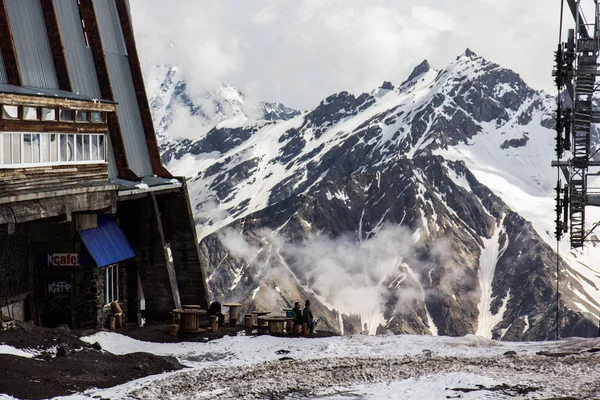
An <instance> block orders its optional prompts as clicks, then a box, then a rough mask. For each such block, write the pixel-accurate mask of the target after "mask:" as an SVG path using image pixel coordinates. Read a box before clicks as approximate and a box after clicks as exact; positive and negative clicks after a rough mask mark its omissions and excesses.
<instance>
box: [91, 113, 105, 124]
mask: <svg viewBox="0 0 600 400" xmlns="http://www.w3.org/2000/svg"><path fill="white" fill-rule="evenodd" d="M103 122H104V113H102V112H100V111H92V123H93V124H101V123H103Z"/></svg>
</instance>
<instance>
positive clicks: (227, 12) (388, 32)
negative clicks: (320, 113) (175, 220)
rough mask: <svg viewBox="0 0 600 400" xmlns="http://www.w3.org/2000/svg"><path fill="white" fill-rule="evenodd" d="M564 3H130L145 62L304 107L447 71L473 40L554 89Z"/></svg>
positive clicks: (194, 85) (199, 86) (196, 80)
mask: <svg viewBox="0 0 600 400" xmlns="http://www.w3.org/2000/svg"><path fill="white" fill-rule="evenodd" d="M558 3H559V2H548V1H547V0H528V1H521V0H504V1H496V0H484V1H481V0H464V1H453V2H450V1H441V0H430V1H428V2H426V3H425V4H424V3H423V2H421V1H417V0H406V1H403V2H391V1H389V0H370V1H368V2H366V1H362V0H296V1H287V2H282V1H281V0H261V1H255V2H249V1H244V0H227V1H209V0H170V1H169V2H168V3H166V2H164V1H163V0H131V5H132V12H133V17H134V24H135V28H136V34H137V38H138V43H139V50H140V56H141V59H142V62H143V64H144V67H146V68H147V66H148V65H151V64H157V63H161V64H164V63H174V64H177V65H179V66H180V67H181V68H182V71H183V72H184V74H185V75H186V76H187V77H188V79H189V81H190V82H189V83H190V88H191V89H192V90H193V91H194V92H196V93H199V92H201V91H202V90H206V89H210V88H212V87H213V86H214V85H215V84H216V83H217V82H224V83H228V84H233V85H236V86H238V87H240V88H241V89H243V90H245V91H247V92H254V95H255V96H256V97H258V98H260V99H263V100H267V101H281V102H283V103H285V104H287V105H289V106H292V107H296V108H301V109H302V108H309V107H313V106H315V105H316V104H317V102H318V101H319V100H320V99H322V98H324V97H326V96H328V95H330V94H332V93H335V92H339V91H342V90H348V91H350V92H353V93H357V94H358V93H361V92H364V91H369V90H371V89H373V88H374V87H376V86H377V85H378V84H380V83H381V82H382V81H384V80H390V81H392V82H395V83H400V82H402V81H403V80H404V79H405V78H406V77H407V76H408V74H409V73H410V72H411V70H412V68H413V67H414V66H415V65H417V64H418V63H420V62H421V61H422V60H423V59H425V58H427V59H428V60H429V61H430V63H431V64H432V66H433V67H434V68H440V69H441V68H444V67H445V66H446V65H447V64H449V63H450V62H451V61H452V60H453V59H454V58H455V57H456V56H457V55H459V54H460V53H462V52H463V51H464V50H465V49H466V48H467V47H469V48H471V49H472V50H474V51H475V52H476V53H478V54H480V55H482V56H483V57H485V58H487V59H489V60H490V61H493V62H497V63H499V64H501V65H503V66H505V67H507V68H511V69H513V70H515V71H516V72H518V73H519V74H521V76H522V77H523V78H524V79H525V81H526V82H527V83H529V84H530V85H531V86H532V87H534V88H536V89H547V90H553V89H552V78H551V76H550V72H551V69H552V63H553V61H552V58H553V51H554V49H555V47H556V41H557V37H558V16H559V6H560V5H559V4H558ZM565 20H566V21H569V24H570V16H569V15H568V10H566V17H565ZM570 25H572V24H570ZM169 42H172V43H174V44H175V45H174V46H173V47H169V46H168V44H169Z"/></svg>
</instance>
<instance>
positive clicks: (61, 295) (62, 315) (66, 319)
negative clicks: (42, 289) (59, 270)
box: [46, 278, 71, 325]
mask: <svg viewBox="0 0 600 400" xmlns="http://www.w3.org/2000/svg"><path fill="white" fill-rule="evenodd" d="M46 304H47V307H48V312H49V314H50V315H49V317H50V319H51V320H52V322H54V323H50V325H60V324H64V323H66V324H68V323H70V321H71V284H70V283H69V281H67V280H65V279H64V278H63V279H61V278H57V279H55V280H53V281H49V282H48V283H47V285H46Z"/></svg>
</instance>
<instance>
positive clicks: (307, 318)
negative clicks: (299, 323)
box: [302, 300, 317, 333]
mask: <svg viewBox="0 0 600 400" xmlns="http://www.w3.org/2000/svg"><path fill="white" fill-rule="evenodd" d="M302 316H303V318H304V322H306V323H307V324H308V328H309V329H308V332H309V333H317V331H316V329H315V328H316V326H317V319H316V318H315V317H314V316H313V313H312V310H311V309H310V300H306V301H305V302H304V311H303V312H302Z"/></svg>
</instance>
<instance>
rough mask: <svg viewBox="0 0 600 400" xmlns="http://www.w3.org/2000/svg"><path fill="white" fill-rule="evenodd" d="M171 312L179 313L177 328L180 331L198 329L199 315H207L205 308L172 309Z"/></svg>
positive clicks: (194, 330)
mask: <svg viewBox="0 0 600 400" xmlns="http://www.w3.org/2000/svg"><path fill="white" fill-rule="evenodd" d="M173 314H179V315H180V321H179V330H180V331H181V332H197V331H198V330H200V316H201V315H207V314H208V312H207V311H206V310H198V309H186V310H173Z"/></svg>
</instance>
